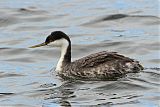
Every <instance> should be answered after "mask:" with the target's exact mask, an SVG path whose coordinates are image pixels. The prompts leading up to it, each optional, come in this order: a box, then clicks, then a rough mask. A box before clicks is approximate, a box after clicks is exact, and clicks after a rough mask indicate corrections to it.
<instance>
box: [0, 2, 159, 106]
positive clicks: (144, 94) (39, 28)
mask: <svg viewBox="0 0 160 107" xmlns="http://www.w3.org/2000/svg"><path fill="white" fill-rule="evenodd" d="M158 4H159V1H158V0H48V1H47V0H25V1H24V0H0V107H1V106H2V107H3V106H12V107H28V106H31V107H41V106H43V107H52V106H57V107H58V106H67V105H68V106H72V107H75V106H76V107H77V106H78V107H79V106H84V105H85V106H86V107H88V106H91V105H99V106H104V107H106V106H108V107H159V106H160V103H159V101H160V88H159V87H160V82H159V81H160V69H159V68H160V67H159V64H160V55H159V53H160V51H159V50H160V47H159V46H160V42H159V41H160V37H159V36H160V35H159V24H160V18H159V16H158ZM55 30H61V31H64V32H65V33H66V34H68V35H70V37H71V40H72V59H73V60H75V59H78V58H81V57H83V56H85V55H88V54H91V53H94V52H98V51H102V50H109V51H117V52H119V53H120V54H123V55H126V56H129V57H131V58H134V59H136V60H138V61H140V62H141V64H143V65H144V67H145V68H146V69H145V70H143V71H142V72H140V73H137V74H128V75H127V76H126V77H124V78H122V79H119V80H117V81H101V82H100V81H72V82H68V81H62V80H61V78H59V77H57V76H56V75H54V74H55V73H54V71H53V70H52V69H54V68H55V66H56V63H57V61H58V58H59V52H60V51H59V49H57V48H53V49H51V48H47V47H43V48H36V49H29V48H28V47H29V46H32V45H35V44H38V43H41V42H43V41H44V40H45V38H46V37H47V35H49V34H50V32H52V31H55ZM51 71H52V72H51Z"/></svg>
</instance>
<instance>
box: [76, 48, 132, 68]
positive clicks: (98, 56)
mask: <svg viewBox="0 0 160 107" xmlns="http://www.w3.org/2000/svg"><path fill="white" fill-rule="evenodd" d="M114 60H115V61H116V60H119V61H123V62H133V61H134V60H133V59H130V58H128V57H124V56H123V55H120V54H117V53H116V52H107V51H102V52H98V53H94V54H91V55H89V56H86V57H83V58H81V59H79V60H76V61H74V62H75V63H77V64H78V65H79V67H93V66H97V65H99V64H102V63H104V62H107V61H114Z"/></svg>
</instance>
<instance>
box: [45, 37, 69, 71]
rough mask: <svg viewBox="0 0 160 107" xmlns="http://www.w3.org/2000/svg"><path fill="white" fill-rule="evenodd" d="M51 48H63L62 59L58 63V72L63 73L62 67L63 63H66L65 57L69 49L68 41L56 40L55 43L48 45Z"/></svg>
mask: <svg viewBox="0 0 160 107" xmlns="http://www.w3.org/2000/svg"><path fill="white" fill-rule="evenodd" d="M48 45H49V46H58V47H61V56H60V59H59V61H58V63H57V66H56V71H62V66H63V61H64V56H65V54H66V52H67V48H68V45H69V43H68V41H67V40H66V39H60V40H56V41H54V42H53V43H52V42H51V43H50V44H48Z"/></svg>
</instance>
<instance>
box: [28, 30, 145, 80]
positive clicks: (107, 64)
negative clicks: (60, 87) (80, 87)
mask: <svg viewBox="0 0 160 107" xmlns="http://www.w3.org/2000/svg"><path fill="white" fill-rule="evenodd" d="M40 46H52V47H53V46H58V47H60V48H61V56H60V59H59V61H58V64H57V66H56V69H55V71H56V72H57V74H58V75H59V76H60V77H62V78H63V79H81V80H110V79H116V78H119V77H122V76H124V75H126V74H127V73H136V72H139V71H141V70H143V67H142V65H141V64H140V63H139V62H138V61H135V60H134V59H131V58H128V57H125V56H123V55H120V54H117V52H108V51H102V52H98V53H94V54H91V55H88V56H86V57H83V58H81V59H78V60H75V61H73V62H71V40H70V38H69V36H67V35H66V34H65V33H64V32H62V31H54V32H52V33H51V34H50V35H49V36H48V37H47V38H46V40H45V42H43V43H41V44H38V45H35V46H32V47H30V48H36V47H40Z"/></svg>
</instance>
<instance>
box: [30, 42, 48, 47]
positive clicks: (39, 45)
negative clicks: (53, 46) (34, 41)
mask: <svg viewBox="0 0 160 107" xmlns="http://www.w3.org/2000/svg"><path fill="white" fill-rule="evenodd" d="M45 45H47V44H46V43H45V42H43V43H41V44H38V45H34V46H31V47H29V48H37V47H41V46H45Z"/></svg>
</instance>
